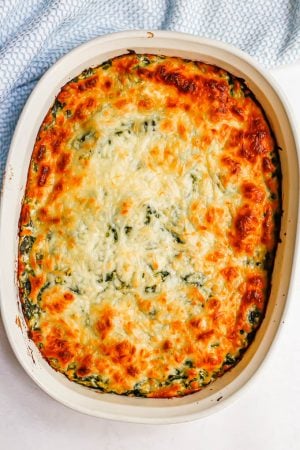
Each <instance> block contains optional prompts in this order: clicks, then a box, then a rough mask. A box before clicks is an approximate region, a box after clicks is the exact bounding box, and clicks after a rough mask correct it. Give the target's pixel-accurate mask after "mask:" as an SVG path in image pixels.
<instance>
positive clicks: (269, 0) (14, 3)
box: [0, 0, 300, 179]
mask: <svg viewBox="0 0 300 450" xmlns="http://www.w3.org/2000/svg"><path fill="white" fill-rule="evenodd" d="M130 29H154V30H155V29H167V30H176V31H182V32H187V33H192V34H195V35H199V36H205V37H210V38H216V39H219V40H222V41H225V42H227V43H230V44H233V45H235V46H237V47H239V48H241V49H242V50H245V51H246V52H248V53H249V54H250V55H252V56H253V57H255V58H256V59H257V60H258V61H259V62H260V63H262V64H263V65H264V66H265V67H274V66H275V65H278V64H284V63H290V62H292V61H295V60H296V59H299V58H300V0H99V1H97V0H0V179H2V175H3V170H4V166H5V161H6V155H7V151H8V148H9V144H10V141H11V137H12V134H13V131H14V128H15V125H16V122H17V119H18V117H19V115H20V112H21V110H22V107H23V106H24V103H25V102H26V99H27V98H28V96H29V94H30V92H31V91H32V89H33V88H34V86H35V84H36V82H37V81H38V79H39V78H40V77H41V75H42V74H43V73H44V72H45V71H46V70H47V69H48V68H49V67H50V66H51V65H52V64H53V63H54V62H55V61H56V60H57V59H58V58H60V57H61V56H63V55H64V54H65V53H67V52H68V51H69V50H71V49H72V48H74V47H76V46H78V45H79V44H81V43H83V42H86V41H88V40H89V39H92V38H94V37H96V36H99V35H103V34H106V33H111V32H113V31H124V30H130Z"/></svg>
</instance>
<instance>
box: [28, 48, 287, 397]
mask: <svg viewBox="0 0 300 450" xmlns="http://www.w3.org/2000/svg"><path fill="white" fill-rule="evenodd" d="M279 180H280V170H279V162H278V155H277V150H276V146H275V143H274V140H273V138H272V135H271V132H270V129H269V127H268V124H267V122H266V119H265V117H264V114H263V111H262V109H261V107H260V105H259V104H258V103H257V102H256V100H255V99H254V97H253V96H252V95H251V93H250V92H249V90H248V89H247V87H246V86H245V84H244V83H243V82H242V80H240V79H237V78H234V77H233V76H231V75H230V74H228V73H227V72H225V71H224V70H222V69H220V68H217V67H214V66H209V65H206V64H203V63H199V62H193V61H184V60H182V59H180V58H166V57H161V56H154V55H136V54H129V55H124V56H121V57H119V58H115V59H113V60H111V61H108V62H107V63H104V64H102V65H101V66H99V67H97V68H95V69H88V70H86V71H84V72H83V73H82V74H81V75H79V76H78V77H76V78H75V79H73V80H72V81H71V82H70V83H68V84H66V85H65V86H64V87H63V88H62V90H61V92H60V94H59V95H58V97H57V99H56V101H55V103H54V105H53V107H52V109H51V110H50V111H49V113H48V114H47V116H46V118H45V119H44V121H43V124H42V126H41V128H40V132H39V134H38V137H37V140H36V144H35V148H34V151H33V156H32V160H31V165H30V169H29V174H28V181H27V188H26V193H25V198H24V201H23V206H22V212H21V217H20V245H19V286H20V296H21V300H22V304H23V310H24V315H25V317H26V320H27V322H28V326H29V330H30V336H31V338H32V339H33V340H34V341H35V343H36V344H37V346H38V347H39V349H40V351H41V353H42V354H43V356H44V357H45V358H46V359H47V361H48V362H49V363H50V364H51V366H52V367H54V368H55V369H57V370H59V371H61V372H62V373H64V374H65V375H66V376H67V377H68V378H69V379H71V380H74V381H76V382H78V383H81V384H84V385H87V386H90V387H94V388H97V389H99V390H102V391H105V392H115V393H119V394H127V395H136V396H149V397H151V396H152V397H172V396H178V395H184V394H188V393H190V392H194V391H197V390H199V389H201V388H202V387H203V386H205V385H207V384H208V383H209V382H210V381H212V380H214V379H215V378H216V377H217V376H219V375H222V373H224V371H226V370H227V369H229V368H230V367H232V366H233V365H234V364H236V362H237V361H238V360H239V359H240V357H241V356H242V354H243V352H244V350H245V349H246V348H247V346H248V345H249V343H250V342H251V339H253V337H254V333H255V330H256V329H257V327H258V326H259V324H260V322H261V319H262V317H263V314H264V310H265V305H266V301H267V298H268V292H269V287H270V277H271V272H272V267H273V258H274V252H275V250H276V243H277V239H278V228H279V227H278V217H279V214H280V184H279Z"/></svg>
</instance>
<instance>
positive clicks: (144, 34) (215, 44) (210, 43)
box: [0, 30, 299, 423]
mask: <svg viewBox="0 0 300 450" xmlns="http://www.w3.org/2000/svg"><path fill="white" fill-rule="evenodd" d="M125 38H135V39H141V38H142V39H144V40H145V39H147V41H146V42H152V41H154V44H153V45H152V47H156V45H155V40H156V39H158V40H159V39H162V40H165V39H167V40H168V39H170V40H172V39H174V40H181V41H182V42H185V43H186V42H190V43H193V44H196V45H200V46H201V45H204V46H205V45H206V46H207V47H212V48H218V49H219V50H223V51H224V52H226V53H230V54H232V55H234V56H236V57H238V58H240V59H241V60H242V61H244V62H246V64H248V65H250V66H252V67H253V68H254V69H255V70H256V71H257V72H258V73H259V74H260V75H262V77H263V78H264V79H265V81H266V82H267V83H268V84H269V85H270V87H271V89H273V91H274V93H275V94H276V96H277V97H278V100H279V102H280V103H281V104H282V107H283V110H284V112H285V114H286V117H287V120H288V122H289V126H290V131H291V136H292V137H293V140H294V150H295V156H296V159H297V152H298V154H299V150H297V148H298V144H297V140H296V136H297V134H296V129H295V126H294V123H293V119H292V117H291V113H290V107H289V105H288V102H287V100H286V98H285V96H284V95H283V94H282V92H281V89H280V88H279V87H278V85H277V83H276V82H275V81H274V79H273V78H272V76H270V75H269V74H268V73H267V72H265V71H264V69H262V68H261V67H260V66H259V65H258V64H257V63H256V62H255V61H253V59H252V58H251V57H249V56H248V55H247V54H245V53H244V52H242V51H241V50H238V49H236V48H235V47H233V46H231V45H228V44H225V43H223V42H220V41H215V40H212V39H207V38H201V37H195V36H192V35H189V34H183V33H178V32H170V31H144V30H138V31H129V32H121V33H112V34H109V35H105V36H101V37H97V38H95V39H93V40H91V41H89V42H87V43H85V44H82V45H80V46H79V47H77V48H75V49H73V50H72V51H71V52H69V53H67V54H66V55H65V56H63V57H62V58H61V59H59V60H58V61H57V62H56V63H55V64H54V65H53V66H52V67H50V69H48V71H47V72H46V73H45V74H44V75H43V77H42V78H41V79H40V81H39V82H38V83H37V85H36V87H35V88H34V90H33V91H32V93H31V95H30V97H29V98H28V100H27V102H26V104H25V107H24V109H23V111H22V114H21V116H20V118H19V121H18V124H17V126H16V128H15V132H14V136H13V139H12V142H11V146H10V150H9V154H8V158H7V164H6V173H5V177H4V180H3V190H2V201H1V212H0V214H1V228H0V249H3V239H4V233H3V232H2V228H3V227H4V225H3V223H4V224H5V223H6V220H5V217H4V212H5V209H4V207H3V203H4V201H6V196H7V195H8V194H6V193H7V191H8V192H9V188H10V181H11V179H10V176H11V175H10V170H11V167H12V166H11V165H10V164H11V160H12V159H13V156H14V153H15V152H16V149H15V146H16V144H15V143H16V141H17V138H18V137H19V134H20V130H22V127H23V128H24V123H23V122H24V118H25V119H26V115H28V111H29V112H30V109H31V108H32V105H33V103H34V101H35V99H36V97H38V95H39V93H40V91H42V90H43V88H44V86H45V84H46V83H47V82H49V79H51V77H53V76H55V74H56V72H59V70H60V69H61V68H62V67H64V66H67V63H70V61H71V60H72V59H74V57H75V60H76V56H77V55H78V54H79V53H80V52H83V53H84V51H85V50H88V49H89V48H90V47H92V46H93V45H94V44H98V43H99V44H100V46H101V44H102V45H103V44H105V43H109V42H114V41H116V40H122V39H125ZM138 47H141V44H140V45H137V46H136V48H138ZM156 48H157V53H159V50H161V48H160V47H156ZM185 51H187V50H185ZM180 52H183V50H181V49H178V53H180ZM101 53H103V52H101V51H99V54H98V57H99V58H100V62H102V61H104V60H105V59H101ZM122 53H124V52H122ZM122 53H120V54H122ZM161 53H163V52H161ZM199 53H200V52H199ZM199 58H200V56H199ZM191 59H192V58H191ZM75 65H76V64H75ZM85 67H86V68H87V67H88V66H87V65H85ZM78 73H79V72H78ZM65 83H66V81H64V82H62V83H61V84H60V87H62V86H63V85H64V84H65ZM57 92H58V91H57ZM53 100H54V98H53ZM43 116H44V115H43V114H41V117H43ZM41 120H42V119H41ZM40 123H41V121H40ZM24 152H25V153H26V154H27V153H29V154H30V157H31V153H32V148H26V151H24ZM29 160H30V158H29ZM297 162H298V160H297ZM24 172H25V170H24V169H23V174H24ZM13 177H14V175H12V178H13ZM26 178H27V170H26ZM298 178H299V173H298ZM296 181H297V183H298V182H299V181H298V179H297V180H296ZM23 190H24V186H23ZM297 197H298V198H299V192H298V196H297ZM20 206H21V205H19V207H20ZM298 215H299V212H298V214H297V217H298ZM298 220H299V219H298ZM296 228H297V226H296ZM296 228H295V232H294V236H293V238H294V240H295V245H294V252H293V257H292V259H293V260H295V259H296V256H297V250H296V249H297V242H296V241H297V240H299V238H297V236H296V234H297V231H296ZM0 251H1V250H0ZM2 259H3V258H2ZM2 265H3V261H1V264H0V281H1V285H0V295H1V311H2V319H3V323H4V327H5V330H6V334H7V336H8V339H9V341H10V345H11V347H12V348H13V350H14V353H15V355H16V356H17V358H18V360H19V362H20V363H21V365H22V366H23V368H24V369H25V371H26V372H27V373H28V374H29V375H30V376H31V378H33V379H34V381H35V382H36V383H37V384H38V385H39V386H40V387H41V388H42V389H43V390H44V391H46V392H47V393H48V394H49V395H50V396H52V397H53V398H55V399H56V400H58V401H60V402H61V403H64V404H65V405H67V406H69V407H71V408H73V409H76V410H78V411H81V412H84V413H87V414H91V415H96V416H98V417H103V418H110V419H115V420H123V421H130V422H141V423H175V422H184V421H188V420H193V419H197V418H200V417H203V416H206V415H208V414H210V413H212V412H214V411H216V410H218V409H220V408H222V407H224V406H225V405H227V404H229V403H230V402H231V401H232V400H234V398H236V396H237V395H238V393H239V392H241V389H242V388H245V386H246V385H248V384H249V382H250V381H252V380H253V379H254V378H255V375H256V374H257V372H258V369H260V368H261V366H262V364H264V363H265V361H266V359H267V358H268V357H269V355H270V347H271V346H272V347H273V348H274V345H273V344H274V343H275V342H276V340H277V339H278V332H279V331H280V329H281V327H280V323H281V321H282V319H283V317H284V316H285V314H286V311H287V307H288V305H289V297H290V293H291V290H292V289H291V288H292V286H293V285H294V280H295V264H292V267H291V268H290V283H289V286H290V288H287V296H286V297H287V298H286V301H285V306H284V308H283V311H282V313H281V317H280V321H279V323H278V324H277V326H276V327H275V331H274V335H273V338H272V340H271V342H270V343H269V345H268V348H267V349H266V351H265V352H264V356H263V357H262V358H261V361H260V362H259V364H258V366H257V368H256V369H255V371H254V373H252V374H249V376H248V377H246V378H247V379H246V380H244V381H243V382H242V383H240V386H238V387H237V388H236V389H235V390H234V392H233V393H231V394H230V395H229V396H228V397H226V398H225V399H224V400H222V402H218V401H214V402H213V406H210V407H209V408H206V409H205V410H199V411H198V412H194V413H193V414H184V413H181V414H180V413H179V414H178V415H177V416H176V417H174V416H167V417H160V418H159V420H155V418H153V417H140V416H138V415H137V416H136V417H134V416H128V415H126V414H125V415H124V414H118V413H115V414H109V413H107V412H105V411H103V410H101V411H98V412H99V413H98V414H95V412H91V411H88V410H86V408H84V407H82V406H80V405H74V404H71V403H70V402H68V401H67V400H66V399H62V398H59V397H58V396H57V395H55V394H54V393H53V392H51V389H49V387H48V386H45V384H44V383H43V382H42V381H41V380H40V379H39V378H38V377H37V376H36V374H34V373H33V372H32V370H31V367H30V364H29V363H28V361H30V358H27V360H25V358H24V355H23V357H22V356H21V353H20V352H19V349H18V348H17V347H16V345H15V344H16V342H15V339H14V333H15V329H14V331H13V329H12V327H11V323H10V321H9V318H8V316H7V314H6V309H5V307H6V305H5V300H4V298H5V293H3V289H4V288H3V285H4V283H3V279H2V273H3V271H2V270H1V267H2ZM17 303H19V300H18V299H17ZM263 337H264V335H263ZM52 370H53V369H52ZM232 370H233V369H232ZM246 370H247V367H246V368H245V369H243V370H242V372H243V371H246ZM53 372H54V371H53ZM54 373H55V372H54ZM224 376H225V375H224ZM224 376H223V377H224ZM223 377H222V378H223ZM70 383H72V382H70ZM73 384H74V383H73ZM230 384H232V382H230ZM225 387H226V386H225ZM83 389H86V388H83ZM223 390H224V389H223ZM98 395H99V394H98ZM100 395H101V394H100ZM102 395H103V394H102ZM105 395H113V394H105ZM193 395H195V394H192V395H189V396H187V397H189V398H191V397H192V396H193ZM187 397H185V398H187ZM146 400H150V399H146ZM154 401H157V400H154ZM164 401H165V402H169V401H172V399H171V400H164ZM199 402H201V400H200V401H199V400H198V401H197V400H196V403H199ZM113 403H114V404H116V405H118V401H115V402H113ZM189 403H191V402H189ZM193 403H195V402H193ZM162 407H163V406H162ZM145 408H148V406H147V407H145ZM116 409H117V408H116ZM137 409H138V408H137Z"/></svg>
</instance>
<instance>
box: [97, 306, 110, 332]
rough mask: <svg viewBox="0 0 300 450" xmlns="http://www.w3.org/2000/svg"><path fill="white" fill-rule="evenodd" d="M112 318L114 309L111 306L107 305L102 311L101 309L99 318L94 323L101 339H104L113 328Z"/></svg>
mask: <svg viewBox="0 0 300 450" xmlns="http://www.w3.org/2000/svg"><path fill="white" fill-rule="evenodd" d="M113 318H114V310H113V309H112V308H110V307H107V308H105V309H104V311H102V313H101V315H100V319H99V320H98V322H97V325H96V326H97V330H98V332H99V334H100V337H101V339H102V340H103V339H105V338H106V337H107V336H108V334H109V333H110V332H111V330H112V329H113V326H114V325H113Z"/></svg>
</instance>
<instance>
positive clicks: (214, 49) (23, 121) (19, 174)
mask: <svg viewBox="0 0 300 450" xmlns="http://www.w3.org/2000/svg"><path fill="white" fill-rule="evenodd" d="M128 49H130V50H135V51H136V52H140V53H144V52H146V53H154V54H163V55H168V56H172V55H175V56H180V57H183V58H188V59H194V60H199V61H203V62H205V63H209V64H215V65H217V66H220V67H222V68H224V69H225V70H227V71H229V72H231V73H233V74H234V75H236V76H238V77H241V78H243V79H245V80H246V82H247V84H248V86H249V88H250V89H251V90H252V91H253V92H254V94H255V96H256V98H257V99H258V101H259V102H260V103H261V105H262V106H263V108H264V110H265V112H266V115H267V117H268V120H269V122H270V124H271V127H272V129H273V131H274V133H275V135H276V139H277V142H278V145H279V146H280V148H281V149H282V151H280V160H281V167H282V174H283V217H282V227H281V234H280V236H281V243H280V244H279V246H278V251H277V255H276V261H275V267H274V272H273V278H272V290H271V295H270V299H269V303H268V307H267V312H266V317H265V319H264V321H263V323H262V325H261V327H260V329H259V331H258V333H257V335H256V338H255V340H254V342H253V343H252V344H251V346H250V348H249V349H248V351H247V352H246V354H245V355H244V357H243V359H242V360H241V362H239V363H238V364H237V366H235V367H234V368H233V369H232V370H230V371H229V372H227V373H226V374H225V375H224V376H222V377H221V378H219V379H218V380H217V381H215V382H214V383H212V384H211V385H209V386H208V387H206V388H205V389H204V390H202V391H200V392H197V393H195V394H192V395H188V396H185V397H183V398H175V399H143V398H128V397H123V396H118V395H113V394H102V393H99V392H96V391H94V390H91V389H89V388H86V387H83V386H80V385H78V384H76V383H73V382H70V381H69V380H68V379H67V378H66V377H64V376H63V375H62V374H60V373H57V372H55V371H54V370H53V369H52V368H51V367H50V366H49V365H48V364H47V363H46V362H45V361H44V360H43V358H42V357H41V355H40V353H39V351H38V350H37V349H36V347H35V345H34V344H33V343H32V342H31V341H30V340H29V339H28V337H27V332H26V325H25V322H24V319H23V316H22V311H21V306H20V302H19V298H18V290H17V284H16V261H17V235H18V219H19V214H20V207H21V201H22V197H23V195H24V187H25V184H26V178H27V171H28V165H29V161H30V157H31V153H32V149H33V145H34V142H35V138H36V135H37V132H38V130H39V127H40V125H41V122H42V120H43V118H44V116H45V114H46V112H47V111H48V109H49V107H50V106H51V104H52V103H53V101H54V98H55V96H56V95H57V93H58V92H59V90H60V88H61V87H62V86H63V85H64V84H65V83H66V82H68V81H69V80H70V79H71V78H73V77H74V76H76V75H77V74H79V73H80V72H81V71H82V70H84V69H86V68H88V67H90V66H96V65H98V64H100V63H101V62H103V61H105V60H107V59H109V58H113V57H115V56H117V55H121V54H124V53H127V52H128ZM296 146H297V144H296V141H295V132H294V128H293V125H292V118H291V116H290V113H289V107H288V106H287V103H286V100H285V99H284V98H283V96H282V94H281V93H280V91H279V89H278V87H277V86H276V84H275V83H274V81H273V79H272V78H271V77H270V75H269V74H267V73H266V72H264V71H263V70H262V69H261V68H260V67H258V65H257V64H256V63H255V62H254V61H253V60H252V59H251V58H250V57H249V56H247V55H246V54H244V53H243V52H241V51H239V50H237V49H235V48H233V47H231V46H228V45H225V44H223V43H221V42H218V41H212V40H208V39H202V38H198V37H194V36H190V35H187V34H181V33H174V32H168V31H159V32H157V31H154V32H146V31H130V32H124V33H116V34H112V35H108V36H104V37H100V38H97V39H94V40H92V41H90V42H88V43H87V44H84V45H82V46H80V47H78V48H77V49H75V50H73V51H72V52H70V53H69V54H68V55H66V56H65V57H63V58H62V59H61V60H59V61H58V62H57V63H56V64H55V65H54V66H53V67H51V69H50V70H48V72H47V73H46V74H45V75H44V76H43V78H42V79H41V80H40V82H39V83H38V84H37V86H36V88H35V89H34V91H33V93H32V94H31V96H30V98H29V100H28V101H27V103H26V106H25V108H24V110H23V112H22V115H21V117H20V120H19V123H18V125H17V128H16V130H15V134H14V138H13V141H12V144H11V148H10V152H9V156H8V161H7V167H6V174H5V182H4V186H3V194H2V208H1V237H0V255H1V263H0V277H1V280H0V281H1V307H2V318H3V321H4V325H5V328H6V332H7V335H8V338H9V341H10V343H11V346H12V348H13V350H14V352H15V354H16V356H17V358H18V360H19V361H20V363H21V364H22V366H23V367H24V369H25V370H26V371H27V373H28V374H29V375H30V376H31V377H32V378H33V379H34V380H35V382H36V383H37V384H38V385H39V386H40V387H41V388H42V389H44V390H45V391H46V392H47V393H48V394H49V395H51V396H52V397H53V398H55V399H56V400H58V401H60V402H62V403H64V404H65V405H67V406H69V407H71V408H73V409H75V410H78V411H81V412H84V413H87V414H91V415H94V416H98V417H103V418H110V419H116V420H124V421H131V422H144V423H172V422H184V421H189V420H193V419H196V418H200V417H202V416H205V415H208V414H209V413H211V412H213V411H216V410H217V409H218V408H220V407H222V406H223V405H224V404H226V403H228V401H229V399H232V398H233V397H234V394H237V393H238V391H239V390H240V389H241V388H242V387H243V386H244V385H245V384H246V383H247V382H248V381H249V380H250V379H251V378H252V377H253V375H254V374H255V373H256V372H257V370H258V368H259V367H260V365H261V363H262V362H263V360H264V359H265V357H266V355H267V353H268V351H269V349H270V346H271V344H272V343H273V341H274V338H275V335H276V333H277V331H278V328H279V327H280V323H281V320H282V317H283V313H284V310H285V306H286V303H287V296H288V291H289V287H290V284H291V280H292V278H293V258H294V249H295V242H296V231H297V217H298V204H299V188H298V183H299V166H298V158H297V149H296Z"/></svg>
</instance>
